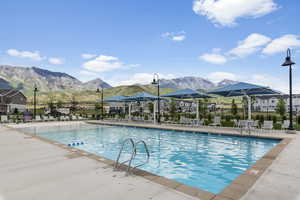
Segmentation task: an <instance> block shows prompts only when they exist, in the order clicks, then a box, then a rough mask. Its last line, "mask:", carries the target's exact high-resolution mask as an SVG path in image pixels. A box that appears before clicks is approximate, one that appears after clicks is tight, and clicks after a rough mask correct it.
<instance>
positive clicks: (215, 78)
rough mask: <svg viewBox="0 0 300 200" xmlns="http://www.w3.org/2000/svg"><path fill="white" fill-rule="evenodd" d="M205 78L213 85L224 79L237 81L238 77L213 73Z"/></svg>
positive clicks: (223, 73) (227, 73)
mask: <svg viewBox="0 0 300 200" xmlns="http://www.w3.org/2000/svg"><path fill="white" fill-rule="evenodd" d="M207 78H208V79H209V80H210V81H212V82H214V83H218V82H220V81H222V80H224V79H228V80H233V81H236V80H238V75H236V74H233V73H229V72H213V73H210V74H209V75H208V76H207Z"/></svg>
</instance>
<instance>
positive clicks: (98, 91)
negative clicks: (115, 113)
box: [96, 88, 104, 120]
mask: <svg viewBox="0 0 300 200" xmlns="http://www.w3.org/2000/svg"><path fill="white" fill-rule="evenodd" d="M96 93H98V94H99V93H101V119H102V120H103V118H104V117H103V114H104V112H103V108H104V106H103V105H104V104H103V88H101V92H100V89H99V88H97V91H96Z"/></svg>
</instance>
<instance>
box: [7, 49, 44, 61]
mask: <svg viewBox="0 0 300 200" xmlns="http://www.w3.org/2000/svg"><path fill="white" fill-rule="evenodd" d="M6 53H7V54H8V55H10V56H14V57H19V58H29V59H31V60H35V61H41V60H44V59H45V57H42V56H41V55H40V52H39V51H19V50H17V49H8V50H7V51H6Z"/></svg>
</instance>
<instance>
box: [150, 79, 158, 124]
mask: <svg viewBox="0 0 300 200" xmlns="http://www.w3.org/2000/svg"><path fill="white" fill-rule="evenodd" d="M151 84H152V85H157V112H158V113H157V123H160V89H159V75H158V74H157V73H155V74H154V75H153V81H152V83H151Z"/></svg>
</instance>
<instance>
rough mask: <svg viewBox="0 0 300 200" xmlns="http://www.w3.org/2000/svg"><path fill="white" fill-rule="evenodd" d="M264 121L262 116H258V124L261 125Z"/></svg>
mask: <svg viewBox="0 0 300 200" xmlns="http://www.w3.org/2000/svg"><path fill="white" fill-rule="evenodd" d="M264 120H265V118H264V116H263V115H260V116H259V123H260V124H263V123H264Z"/></svg>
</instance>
